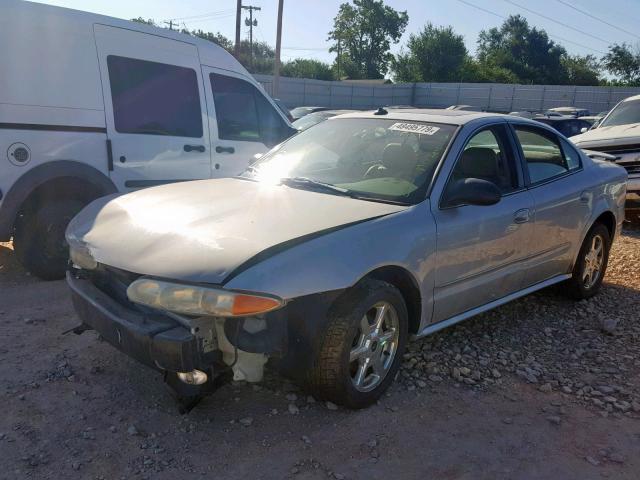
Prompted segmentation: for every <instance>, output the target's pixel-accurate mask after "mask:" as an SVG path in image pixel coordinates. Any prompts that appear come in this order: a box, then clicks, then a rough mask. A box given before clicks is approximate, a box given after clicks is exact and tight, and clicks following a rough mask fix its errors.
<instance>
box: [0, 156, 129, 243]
mask: <svg viewBox="0 0 640 480" xmlns="http://www.w3.org/2000/svg"><path fill="white" fill-rule="evenodd" d="M64 177H73V178H77V179H78V180H82V181H85V182H89V183H90V184H91V185H92V186H93V187H95V189H96V192H98V193H99V194H100V195H109V194H111V193H116V192H117V191H118V189H117V188H116V186H115V185H114V184H113V182H112V181H111V179H110V178H109V177H108V176H106V175H105V174H104V173H102V172H101V171H100V170H98V169H96V168H94V167H91V166H89V165H87V164H84V163H81V162H77V161H74V160H58V161H55V162H47V163H45V164H42V165H38V166H37V167H34V168H32V169H31V170H29V171H28V172H26V173H25V174H24V175H22V176H21V177H20V178H19V179H18V181H17V182H16V183H14V184H13V186H12V187H11V188H10V189H9V191H8V192H7V194H6V196H5V197H4V199H3V202H2V204H1V205H0V240H8V239H9V238H10V237H11V234H12V231H13V223H14V221H15V219H16V216H17V215H18V212H19V210H20V208H21V206H22V205H23V203H24V201H25V200H27V198H29V195H31V193H32V192H33V191H34V190H35V189H36V188H38V187H40V186H42V185H44V184H45V183H47V182H49V181H51V180H55V179H58V178H64Z"/></svg>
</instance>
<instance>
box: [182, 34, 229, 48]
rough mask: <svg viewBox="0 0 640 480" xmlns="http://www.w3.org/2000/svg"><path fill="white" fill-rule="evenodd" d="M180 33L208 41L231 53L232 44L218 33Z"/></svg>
mask: <svg viewBox="0 0 640 480" xmlns="http://www.w3.org/2000/svg"><path fill="white" fill-rule="evenodd" d="M182 33H186V34H188V35H193V36H194V37H199V38H202V39H204V40H209V41H210V42H213V43H215V44H216V45H220V46H221V47H222V48H224V49H225V50H227V51H228V52H233V42H232V41H231V40H229V39H228V38H227V37H225V36H224V35H222V34H221V33H220V32H217V33H212V32H205V31H203V30H191V31H189V30H182Z"/></svg>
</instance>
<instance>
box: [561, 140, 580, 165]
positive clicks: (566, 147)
mask: <svg viewBox="0 0 640 480" xmlns="http://www.w3.org/2000/svg"><path fill="white" fill-rule="evenodd" d="M560 143H561V144H562V152H563V153H564V158H565V159H566V161H567V168H568V169H569V170H576V169H578V168H580V167H581V166H582V162H581V161H580V155H579V154H578V152H577V151H576V149H575V147H573V145H571V144H570V143H569V142H567V141H566V140H564V139H562V138H561V139H560Z"/></svg>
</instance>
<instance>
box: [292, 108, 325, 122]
mask: <svg viewBox="0 0 640 480" xmlns="http://www.w3.org/2000/svg"><path fill="white" fill-rule="evenodd" d="M323 110H329V107H296V108H294V109H292V110H291V116H292V117H293V120H294V121H295V120H298V119H299V118H302V117H304V116H305V115H309V114H310V113H315V112H322V111H323Z"/></svg>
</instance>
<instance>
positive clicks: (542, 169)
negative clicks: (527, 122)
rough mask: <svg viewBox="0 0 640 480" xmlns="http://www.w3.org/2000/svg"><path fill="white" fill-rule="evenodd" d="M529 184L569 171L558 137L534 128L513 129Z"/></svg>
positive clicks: (521, 127) (519, 127) (516, 127)
mask: <svg viewBox="0 0 640 480" xmlns="http://www.w3.org/2000/svg"><path fill="white" fill-rule="evenodd" d="M514 128H515V131H516V136H517V137H518V141H519V142H520V145H521V147H522V153H523V154H524V159H525V161H526V164H527V169H528V171H529V178H530V180H531V183H538V182H542V181H544V180H548V179H550V178H553V177H556V176H558V175H562V174H563V173H567V172H568V171H569V165H568V164H567V159H566V158H565V157H564V155H563V153H562V149H561V148H560V141H559V139H558V137H557V136H556V135H554V134H552V133H550V132H547V131H546V130H541V129H537V128H535V127H524V126H518V125H516V126H515V127H514Z"/></svg>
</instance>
